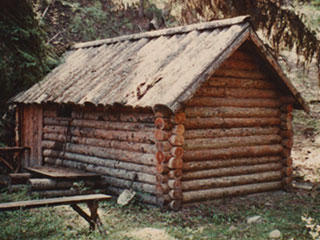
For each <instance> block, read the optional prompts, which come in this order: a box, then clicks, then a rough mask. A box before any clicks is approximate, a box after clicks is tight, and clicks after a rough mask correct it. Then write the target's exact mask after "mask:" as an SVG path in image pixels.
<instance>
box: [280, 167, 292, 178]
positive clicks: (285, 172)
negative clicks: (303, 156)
mask: <svg viewBox="0 0 320 240" xmlns="http://www.w3.org/2000/svg"><path fill="white" fill-rule="evenodd" d="M282 172H283V175H285V176H287V177H290V176H292V173H293V168H292V167H284V168H282Z"/></svg>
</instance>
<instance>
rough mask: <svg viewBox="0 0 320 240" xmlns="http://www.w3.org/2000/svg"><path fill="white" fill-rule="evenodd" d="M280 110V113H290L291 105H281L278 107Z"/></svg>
mask: <svg viewBox="0 0 320 240" xmlns="http://www.w3.org/2000/svg"><path fill="white" fill-rule="evenodd" d="M280 110H281V111H282V112H285V113H291V112H292V110H293V105H292V104H283V105H282V106H281V107H280Z"/></svg>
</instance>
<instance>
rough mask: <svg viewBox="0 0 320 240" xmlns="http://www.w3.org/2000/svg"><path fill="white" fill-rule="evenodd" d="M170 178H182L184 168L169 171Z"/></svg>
mask: <svg viewBox="0 0 320 240" xmlns="http://www.w3.org/2000/svg"><path fill="white" fill-rule="evenodd" d="M168 177H169V178H174V179H180V178H181V177H182V169H174V170H170V171H169V172H168Z"/></svg>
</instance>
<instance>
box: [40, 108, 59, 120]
mask: <svg viewBox="0 0 320 240" xmlns="http://www.w3.org/2000/svg"><path fill="white" fill-rule="evenodd" d="M43 116H44V117H50V118H55V117H57V110H55V109H45V110H44V111H43Z"/></svg>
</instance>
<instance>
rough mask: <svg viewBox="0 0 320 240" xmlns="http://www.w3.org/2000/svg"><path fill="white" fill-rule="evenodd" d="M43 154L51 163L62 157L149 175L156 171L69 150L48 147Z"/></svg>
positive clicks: (138, 165)
mask: <svg viewBox="0 0 320 240" xmlns="http://www.w3.org/2000/svg"><path fill="white" fill-rule="evenodd" d="M43 156H44V157H45V158H44V160H45V162H46V161H47V160H48V159H50V163H51V164H54V160H55V159H57V158H63V159H66V160H71V161H76V162H82V163H87V164H94V165H98V166H102V167H108V168H119V169H125V170H129V171H136V172H143V173H148V174H151V175H154V174H156V173H157V171H156V169H155V167H154V166H148V165H141V164H135V163H131V162H124V161H118V160H112V159H106V158H99V157H93V156H86V155H81V154H76V153H70V152H61V151H55V150H50V149H45V150H44V151H43Z"/></svg>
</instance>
